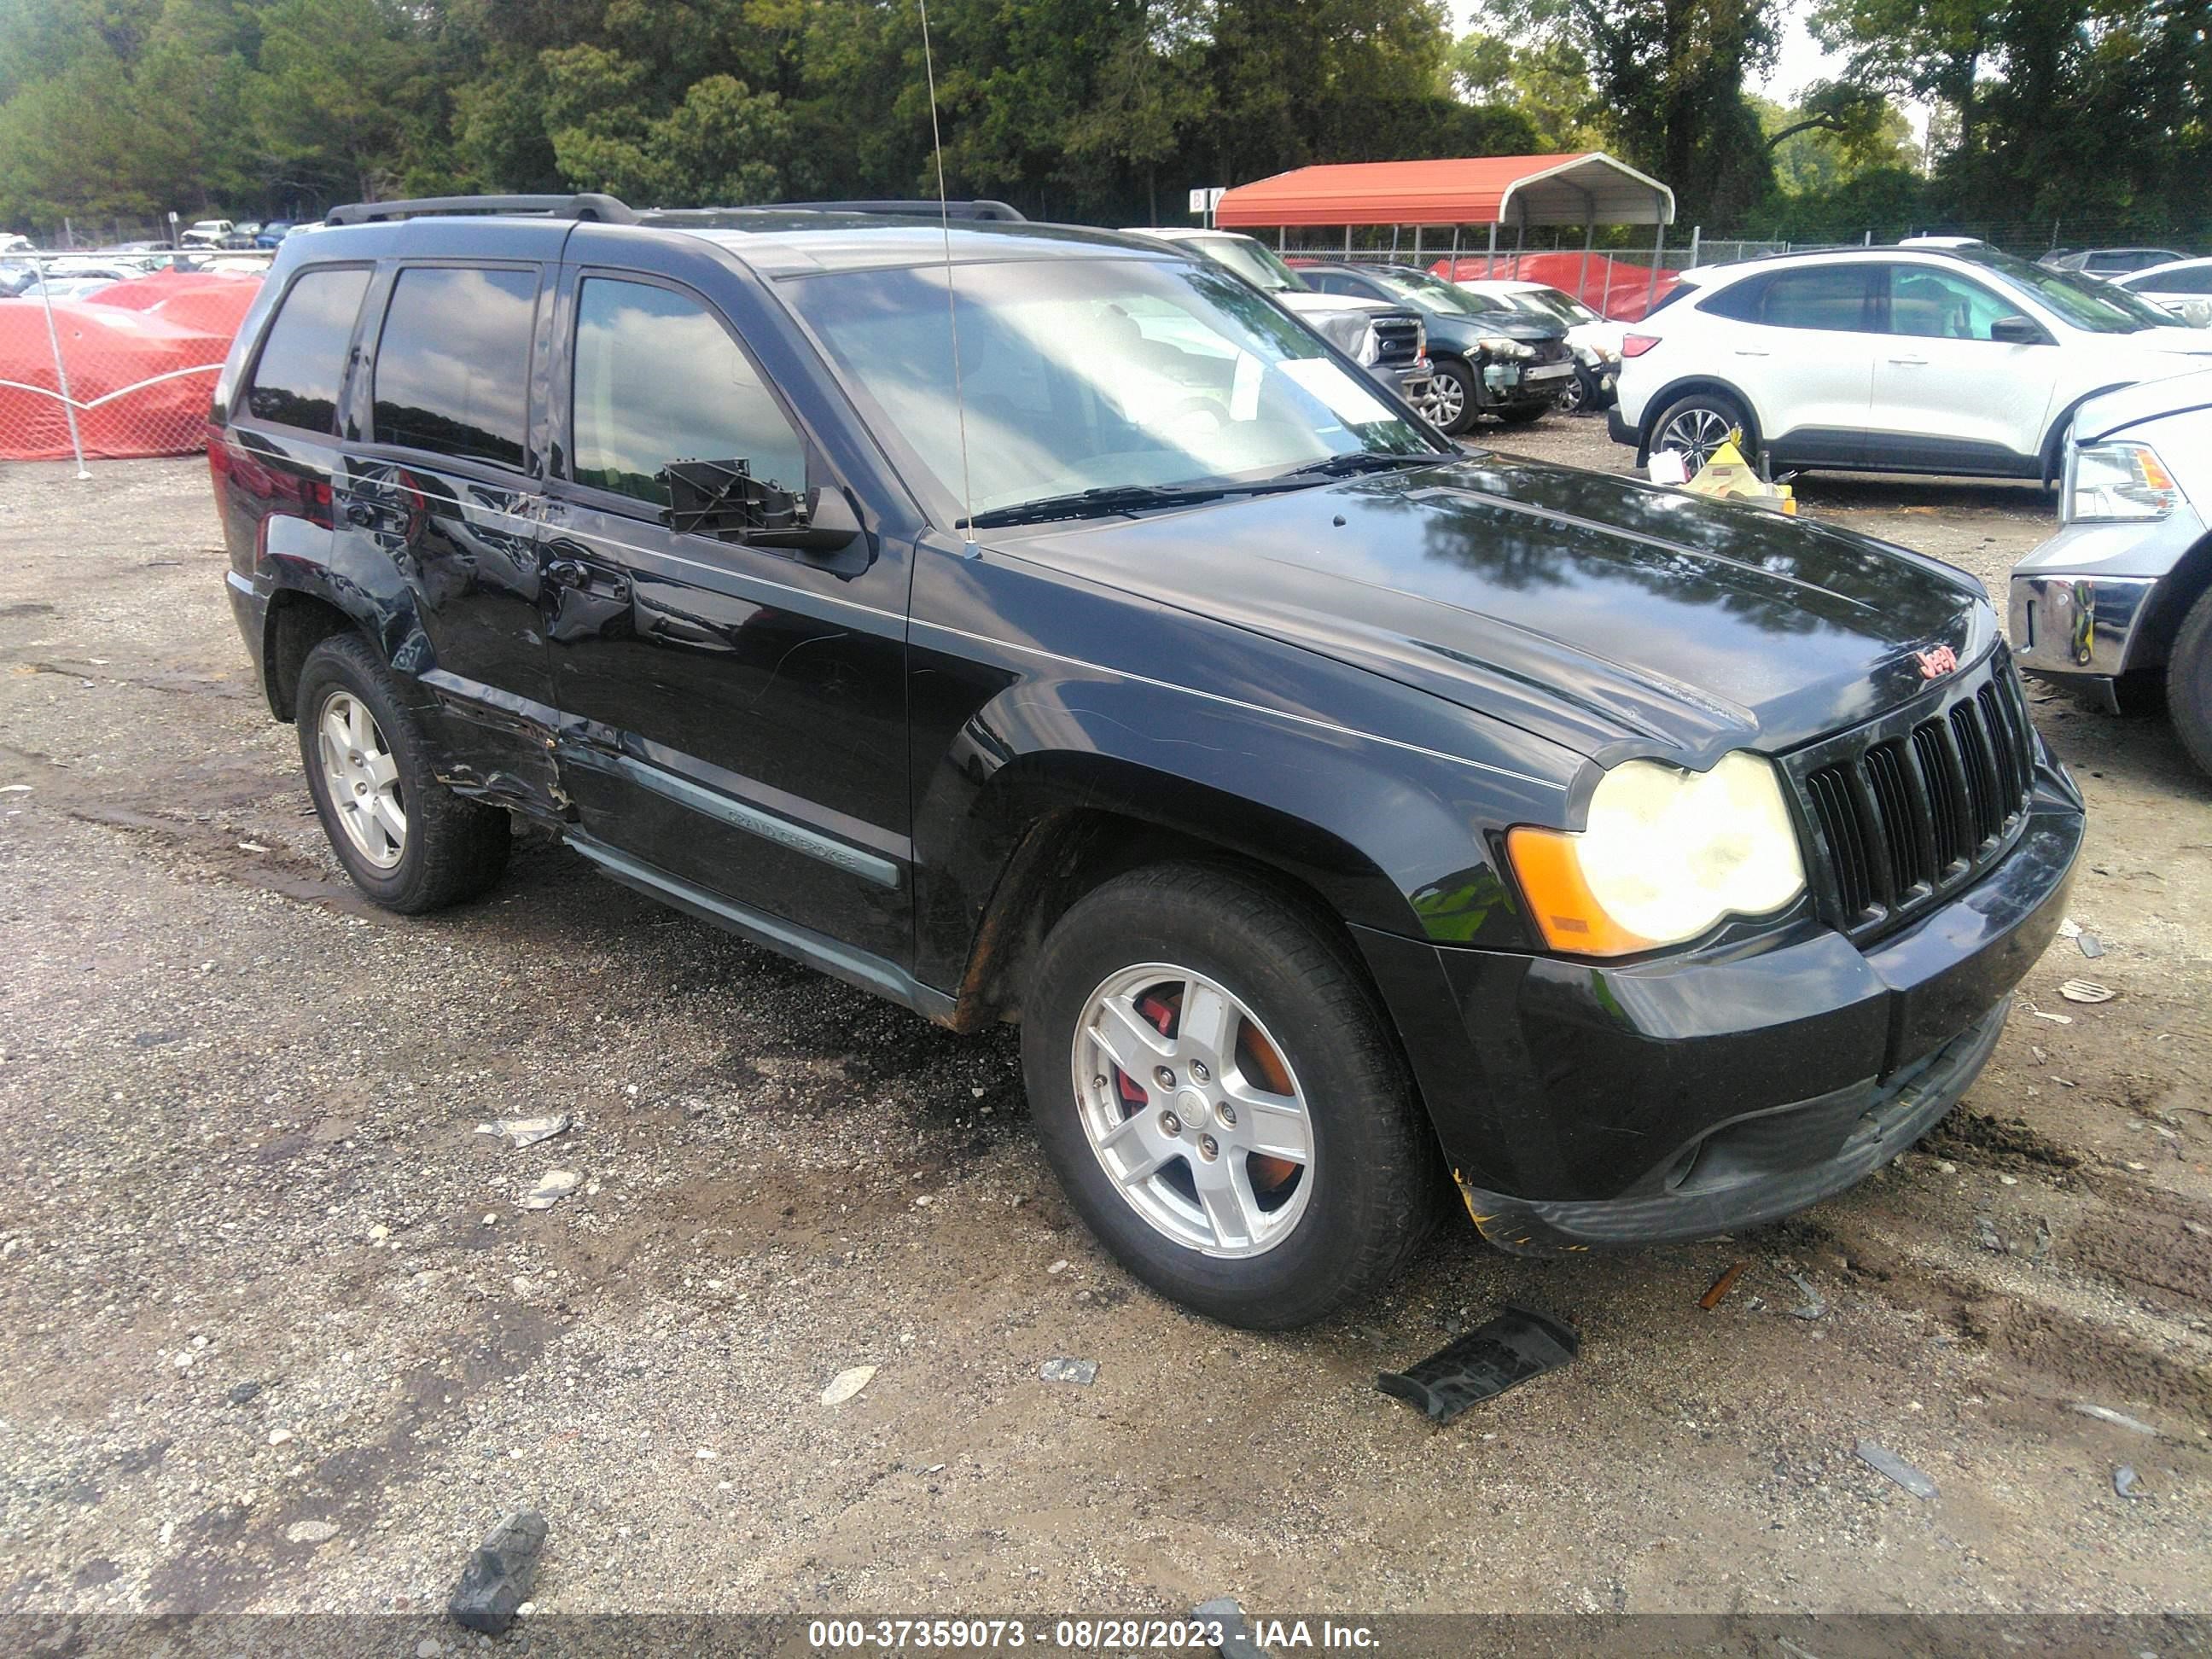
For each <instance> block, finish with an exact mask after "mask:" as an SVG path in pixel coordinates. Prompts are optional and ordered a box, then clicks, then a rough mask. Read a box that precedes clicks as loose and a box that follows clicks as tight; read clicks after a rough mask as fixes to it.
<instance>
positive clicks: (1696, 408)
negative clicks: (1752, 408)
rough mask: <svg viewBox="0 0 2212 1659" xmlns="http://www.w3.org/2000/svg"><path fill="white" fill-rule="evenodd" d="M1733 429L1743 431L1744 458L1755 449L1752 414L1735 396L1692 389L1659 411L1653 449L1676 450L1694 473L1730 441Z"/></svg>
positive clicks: (1652, 431) (1660, 450)
mask: <svg viewBox="0 0 2212 1659" xmlns="http://www.w3.org/2000/svg"><path fill="white" fill-rule="evenodd" d="M1730 432H1741V434H1743V441H1742V443H1741V446H1740V447H1741V449H1742V451H1743V455H1744V459H1746V460H1749V459H1751V457H1752V455H1753V453H1754V448H1755V441H1754V440H1753V436H1752V431H1751V421H1750V417H1749V416H1747V415H1745V413H1744V412H1743V407H1742V405H1741V404H1738V403H1737V402H1736V401H1735V398H1730V397H1729V396H1727V395H1726V394H1725V393H1723V392H1692V393H1691V394H1690V395H1689V396H1688V397H1686V398H1676V399H1675V400H1674V402H1673V403H1671V404H1668V405H1667V407H1666V408H1665V409H1664V410H1662V411H1661V412H1660V416H1659V418H1658V420H1657V421H1656V422H1655V423H1654V424H1653V426H1652V428H1651V453H1653V454H1655V455H1656V454H1659V453H1662V451H1666V450H1673V451H1674V452H1676V453H1678V454H1680V456H1681V457H1682V459H1683V460H1684V462H1685V463H1686V465H1688V467H1689V469H1690V475H1691V477H1696V476H1697V472H1698V469H1699V467H1702V466H1703V465H1705V463H1706V462H1708V461H1710V460H1711V459H1712V458H1713V455H1714V453H1715V452H1716V451H1717V450H1718V449H1719V448H1720V447H1721V446H1722V445H1723V444H1724V443H1726V442H1727V441H1728V437H1729V433H1730Z"/></svg>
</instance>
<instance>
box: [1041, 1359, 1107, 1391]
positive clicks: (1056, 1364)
mask: <svg viewBox="0 0 2212 1659" xmlns="http://www.w3.org/2000/svg"><path fill="white" fill-rule="evenodd" d="M1037 1375H1038V1376H1041V1377H1042V1378H1043V1379H1044V1380H1045V1381H1046V1382H1048V1383H1074V1384H1076V1385H1077V1386H1078V1387H1079V1388H1085V1389H1087V1388H1089V1387H1090V1386H1091V1384H1092V1383H1096V1382H1097V1380H1098V1362H1097V1360H1095V1359H1048V1360H1046V1361H1045V1362H1044V1364H1042V1365H1040V1366H1038V1367H1037Z"/></svg>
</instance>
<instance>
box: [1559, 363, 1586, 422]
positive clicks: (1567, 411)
mask: <svg viewBox="0 0 2212 1659" xmlns="http://www.w3.org/2000/svg"><path fill="white" fill-rule="evenodd" d="M1589 401H1590V392H1589V384H1588V383H1587V382H1586V381H1585V380H1583V372H1582V370H1580V369H1577V370H1576V371H1575V372H1574V373H1573V374H1570V375H1569V376H1568V377H1567V382H1566V384H1565V386H1561V387H1560V388H1559V413H1560V414H1562V415H1579V414H1581V413H1582V412H1583V410H1585V409H1587V408H1589Z"/></svg>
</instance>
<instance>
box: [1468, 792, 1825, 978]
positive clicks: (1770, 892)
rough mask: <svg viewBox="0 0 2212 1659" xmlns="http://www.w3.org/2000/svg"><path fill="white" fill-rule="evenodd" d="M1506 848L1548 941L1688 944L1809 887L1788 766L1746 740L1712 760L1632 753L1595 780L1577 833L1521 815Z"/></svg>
mask: <svg viewBox="0 0 2212 1659" xmlns="http://www.w3.org/2000/svg"><path fill="white" fill-rule="evenodd" d="M1506 849H1507V851H1508V853H1509V854H1510V855H1511V858H1512V861H1513V869H1514V872H1515V873H1516V875H1518V876H1519V877H1520V878H1521V887H1522V891H1523V892H1525V893H1526V894H1527V895H1528V902H1529V907H1530V908H1531V910H1532V911H1533V912H1534V917H1535V921H1536V926H1537V927H1538V928H1539V929H1540V930H1541V932H1542V933H1543V935H1544V939H1545V941H1546V943H1547V944H1548V945H1551V946H1552V948H1553V950H1555V951H1572V952H1573V953H1575V954H1576V955H1577V956H1591V957H1617V956H1626V955H1628V954H1630V953H1632V952H1633V951H1649V950H1653V949H1656V947H1658V946H1660V945H1679V944H1680V943H1681V942H1682V941H1683V940H1685V939H1695V938H1696V937H1697V936H1698V935H1699V934H1700V933H1705V932H1706V931H1707V930H1708V929H1710V928H1711V927H1712V926H1713V925H1714V924H1715V923H1716V922H1717V921H1720V920H1721V919H1722V918H1723V916H1731V915H1747V916H1758V915H1768V914H1771V912H1773V911H1776V910H1778V909H1780V908H1782V907H1783V906H1784V905H1786V904H1788V903H1790V901H1792V900H1793V899H1795V898H1796V896H1798V895H1799V894H1800V893H1802V892H1803V891H1804V890H1805V865H1804V860H1802V857H1800V855H1799V854H1798V850H1797V832H1796V829H1795V828H1794V827H1793V826H1792V825H1791V823H1790V808H1789V805H1788V803H1787V802H1786V801H1785V799H1784V797H1783V793H1782V779H1781V776H1780V775H1779V774H1778V773H1777V772H1776V770H1775V769H1774V763H1772V762H1771V761H1769V760H1766V759H1765V758H1764V757H1760V756H1758V755H1754V754H1751V753H1749V752H1748V751H1747V750H1741V749H1739V750H1734V751H1733V752H1731V753H1729V754H1726V755H1723V756H1722V757H1721V758H1720V760H1719V761H1718V762H1717V763H1715V765H1714V767H1713V769H1712V770H1711V771H1710V772H1686V771H1684V770H1682V769H1680V768H1679V767H1674V766H1667V765H1662V764H1661V763H1659V762H1657V761H1644V760H1634V761H1624V762H1623V763H1621V764H1620V765H1619V766H1616V767H1614V768H1613V769H1612V770H1611V771H1610V772H1607V774H1606V775H1605V776H1604V777H1603V778H1601V779H1600V780H1599V781H1598V786H1597V789H1596V792H1595V793H1594V794H1593V795H1592V796H1591V797H1590V804H1589V824H1588V827H1586V828H1585V829H1583V831H1582V832H1581V833H1580V834H1579V835H1570V834H1566V833H1564V832H1562V831H1559V830H1557V829H1535V828H1532V827H1529V826H1527V825H1523V826H1522V827H1521V828H1518V829H1515V830H1513V831H1512V833H1511V834H1510V835H1509V836H1507V837H1506Z"/></svg>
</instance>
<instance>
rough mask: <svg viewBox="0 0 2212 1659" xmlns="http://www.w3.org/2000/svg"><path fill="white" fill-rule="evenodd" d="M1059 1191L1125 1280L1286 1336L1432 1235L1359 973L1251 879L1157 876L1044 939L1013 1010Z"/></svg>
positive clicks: (1033, 1106)
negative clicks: (1017, 1011) (1129, 1276)
mask: <svg viewBox="0 0 2212 1659" xmlns="http://www.w3.org/2000/svg"><path fill="white" fill-rule="evenodd" d="M1021 1025H1022V1073H1023V1077H1024V1081H1025V1082H1026V1084H1027V1085H1028V1089H1029V1097H1030V1115H1031V1117H1032V1118H1033V1120H1034V1121H1035V1122H1036V1133H1037V1139H1038V1141H1039V1143H1040V1144H1041V1145H1042V1147H1043V1149H1044V1153H1045V1156H1046V1158H1048V1160H1050V1162H1051V1164H1052V1166H1053V1170H1054V1173H1055V1174H1056V1175H1058V1176H1059V1177H1060V1185H1061V1186H1062V1187H1063V1188H1066V1192H1067V1195H1068V1200H1069V1202H1070V1203H1071V1204H1072V1205H1073V1207H1074V1208H1075V1210H1076V1211H1077V1212H1078V1213H1079V1214H1080V1215H1081V1216H1082V1218H1083V1219H1084V1221H1085V1223H1086V1224H1087V1225H1089V1226H1090V1228H1091V1231H1092V1232H1094V1233H1095V1234H1097V1237H1098V1238H1099V1239H1100V1241H1101V1242H1102V1243H1104V1244H1105V1245H1106V1247H1107V1248H1108V1249H1110V1250H1112V1251H1113V1253H1114V1254H1115V1255H1116V1256H1117V1257H1119V1258H1120V1259H1121V1263H1122V1265H1123V1266H1125V1267H1127V1268H1128V1270H1129V1271H1130V1272H1131V1273H1133V1274H1135V1275H1136V1276H1137V1277H1138V1278H1139V1279H1143V1280H1144V1281H1145V1282H1146V1284H1148V1285H1152V1288H1153V1289H1155V1290H1157V1291H1159V1292H1160V1293H1161V1294H1163V1295H1164V1296H1168V1297H1173V1298H1174V1299H1175V1300H1176V1301H1178V1302H1180V1303H1182V1304H1184V1305H1185V1306H1186V1307H1189V1308H1194V1309H1195V1310H1198V1311H1199V1312H1200V1313H1203V1314H1206V1315H1209V1316H1212V1317H1213V1318H1215V1319H1219V1320H1224V1321H1225V1322H1228V1323H1230V1324H1233V1325H1243V1326H1247V1327H1249V1328H1255V1329H1262V1330H1282V1329H1285V1328H1289V1327H1291V1326H1294V1325H1303V1324H1305V1323H1307V1322H1310V1321H1312V1320H1315V1319H1318V1318H1320V1317H1322V1316H1323V1315H1324V1314H1327V1313H1329V1312H1330V1311H1332V1310H1335V1309H1338V1308H1340V1307H1342V1306H1344V1305H1345V1304H1346V1303H1348V1302H1352V1301H1355V1300H1357V1299H1358V1298H1359V1297H1364V1296H1369V1295H1372V1294H1373V1293H1374V1292H1376V1291H1378V1290H1380V1289H1381V1288H1382V1287H1383V1285H1385V1284H1387V1283H1388V1282H1389V1279H1390V1278H1391V1276H1392V1275H1393V1274H1394V1273H1396V1272H1397V1270H1398V1267H1399V1266H1400V1265H1401V1263H1402V1262H1403V1261H1405V1259H1406V1256H1407V1254H1408V1253H1409V1252H1410V1251H1411V1250H1412V1249H1413V1248H1414V1246H1416V1245H1417V1244H1418V1243H1419V1242H1420V1240H1421V1238H1422V1237H1424V1235H1425V1233H1426V1231H1427V1229H1428V1226H1429V1225H1430V1223H1431V1220H1432V1219H1433V1218H1434V1214H1435V1200H1436V1199H1437V1194H1438V1192H1439V1189H1440V1188H1441V1185H1442V1183H1441V1181H1440V1179H1439V1175H1438V1170H1437V1162H1436V1150H1435V1144H1434V1141H1433V1139H1432V1138H1431V1133H1430V1130H1429V1127H1428V1125H1427V1123H1426V1122H1425V1121H1424V1120H1423V1117H1422V1115H1421V1113H1420V1109H1419V1103H1418V1101H1417V1099H1416V1097H1415V1096H1414V1094H1413V1088H1412V1085H1411V1084H1410V1082H1409V1081H1408V1079H1407V1075H1406V1069H1405V1064H1404V1061H1403V1060H1401V1058H1400V1056H1399V1054H1398V1050H1397V1045H1396V1042H1395V1039H1394V1038H1393V1036H1392V1035H1391V1033H1390V1031H1389V1026H1388V1024H1387V1023H1386V1021H1385V1019H1384V1017H1383V1011H1382V1009H1381V1006H1379V1004H1378V1003H1377V1001H1376V996H1375V992H1374V987H1372V985H1371V984H1370V982H1369V981H1368V980H1367V978H1366V975H1365V974H1364V971H1363V970H1362V969H1361V968H1360V966H1359V964H1358V959H1357V958H1356V957H1354V956H1353V955H1352V953H1351V951H1350V950H1349V947H1348V945H1347V944H1346V940H1345V939H1343V937H1342V934H1341V933H1340V930H1338V929H1337V928H1335V927H1333V926H1332V925H1331V923H1330V922H1329V921H1328V916H1327V915H1326V913H1324V912H1322V911H1321V910H1319V909H1318V908H1316V906H1314V904H1313V903H1312V902H1311V901H1310V900H1306V899H1303V898H1301V897H1300V896H1298V895H1297V894H1296V893H1295V892H1294V891H1292V890H1289V889H1287V888H1285V887H1284V886H1281V885H1279V884H1276V883H1274V882H1273V881H1272V880H1271V879H1270V878H1267V876H1266V875H1264V874H1263V873H1261V872H1251V871H1246V870H1243V869H1241V868H1231V867H1224V866H1218V865H1211V864H1159V865H1152V866H1146V867H1145V868H1143V869H1139V870H1133V871H1130V872H1127V874H1124V875H1120V876H1116V877H1115V878H1113V879H1112V880H1110V881H1108V882H1106V883H1104V884H1103V885H1101V886H1099V887H1097V888H1096V889H1094V890H1092V891H1091V892H1090V893H1088V894H1086V895H1085V896H1084V897H1083V898H1082V899H1080V900H1079V901H1078V902H1076V903H1075V904H1074V905H1073V906H1072V907H1071V908H1069V909H1068V911H1067V913H1066V915H1063V916H1062V917H1060V920H1059V921H1058V922H1057V923H1055V924H1054V927H1053V929H1052V931H1051V933H1048V935H1046V937H1045V940H1044V943H1043V945H1042V947H1041V948H1040V950H1039V951H1038V953H1037V957H1036V963H1034V965H1033V967H1032V969H1031V970H1030V974H1029V975H1028V984H1027V987H1026V989H1025V991H1024V996H1023V999H1022V1019H1021Z"/></svg>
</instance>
